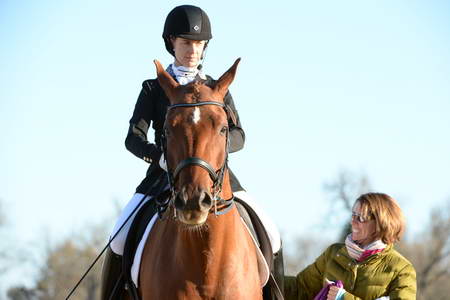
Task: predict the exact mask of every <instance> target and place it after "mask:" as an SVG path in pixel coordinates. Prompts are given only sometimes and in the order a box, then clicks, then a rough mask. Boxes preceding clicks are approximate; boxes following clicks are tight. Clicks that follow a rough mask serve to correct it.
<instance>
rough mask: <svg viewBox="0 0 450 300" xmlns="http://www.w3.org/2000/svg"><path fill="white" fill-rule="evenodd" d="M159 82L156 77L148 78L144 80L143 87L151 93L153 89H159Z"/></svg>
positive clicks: (146, 91) (147, 92)
mask: <svg viewBox="0 0 450 300" xmlns="http://www.w3.org/2000/svg"><path fill="white" fill-rule="evenodd" d="M158 88H159V83H158V80H157V79H156V78H154V79H146V80H144V81H143V82H142V89H143V90H144V92H145V93H146V94H149V93H150V92H151V91H153V90H155V89H158Z"/></svg>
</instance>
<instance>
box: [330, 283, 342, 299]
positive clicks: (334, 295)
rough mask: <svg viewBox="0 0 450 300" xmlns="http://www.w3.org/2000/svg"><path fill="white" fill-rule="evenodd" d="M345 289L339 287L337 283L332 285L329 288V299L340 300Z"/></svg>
mask: <svg viewBox="0 0 450 300" xmlns="http://www.w3.org/2000/svg"><path fill="white" fill-rule="evenodd" d="M344 293H345V290H344V289H343V288H338V287H337V286H335V285H330V289H329V290H328V295H327V300H339V299H343V297H342V296H343V295H344Z"/></svg>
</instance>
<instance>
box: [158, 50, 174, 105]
mask: <svg viewBox="0 0 450 300" xmlns="http://www.w3.org/2000/svg"><path fill="white" fill-rule="evenodd" d="M153 62H154V63H155V66H156V74H157V76H158V82H159V84H160V85H161V87H162V89H163V90H164V92H165V93H166V95H167V97H168V98H169V100H170V102H172V101H173V99H174V98H175V89H176V88H177V87H178V86H179V85H180V84H179V83H178V82H176V81H175V79H173V78H172V76H170V74H169V73H167V72H166V71H165V70H164V68H163V66H162V65H161V63H160V62H159V61H158V60H156V59H155V60H154V61H153Z"/></svg>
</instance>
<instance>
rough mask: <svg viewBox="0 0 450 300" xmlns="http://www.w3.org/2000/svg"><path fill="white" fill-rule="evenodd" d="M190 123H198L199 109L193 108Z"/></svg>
mask: <svg viewBox="0 0 450 300" xmlns="http://www.w3.org/2000/svg"><path fill="white" fill-rule="evenodd" d="M192 121H193V122H194V123H195V124H197V122H198V121H200V109H199V108H198V107H196V108H194V112H193V113H192Z"/></svg>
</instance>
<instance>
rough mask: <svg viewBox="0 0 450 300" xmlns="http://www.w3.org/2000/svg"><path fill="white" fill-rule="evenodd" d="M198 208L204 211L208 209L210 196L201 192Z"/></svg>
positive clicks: (210, 204)
mask: <svg viewBox="0 0 450 300" xmlns="http://www.w3.org/2000/svg"><path fill="white" fill-rule="evenodd" d="M199 202H200V207H202V208H205V209H210V208H211V206H212V197H211V194H209V193H207V192H205V191H203V192H202V195H201V196H200V198H199Z"/></svg>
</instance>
